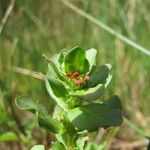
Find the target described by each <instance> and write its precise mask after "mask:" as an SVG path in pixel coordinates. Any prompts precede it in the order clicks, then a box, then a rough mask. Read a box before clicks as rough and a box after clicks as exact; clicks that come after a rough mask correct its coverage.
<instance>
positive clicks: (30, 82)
mask: <svg viewBox="0 0 150 150" xmlns="http://www.w3.org/2000/svg"><path fill="white" fill-rule="evenodd" d="M71 2H72V3H73V4H75V6H77V7H79V8H81V9H82V10H83V11H84V12H86V13H88V14H90V15H91V16H94V17H95V18H96V19H97V20H98V21H101V22H103V23H104V24H106V25H108V26H109V27H110V28H112V29H114V30H115V31H117V32H119V33H121V34H122V35H124V36H125V37H128V38H129V39H131V40H133V41H136V43H138V44H140V45H142V46H143V47H144V48H146V49H150V42H149V39H150V14H149V8H150V2H149V1H141V0H135V1H133V2H131V1H130V0H128V1H125V0H124V1H121V0H119V1H116V0H113V1H105V0H100V1H99V0H95V1H92V0H87V1H84V0H77V1H75V0H72V1H71ZM2 17H3V14H2V11H1V9H0V20H2ZM76 45H79V46H80V47H83V48H84V49H89V48H91V47H94V48H96V49H97V50H98V54H99V55H98V59H99V64H101V63H108V62H109V63H111V64H112V65H113V80H112V83H111V86H110V87H108V89H107V92H106V93H105V96H106V97H107V96H108V95H110V94H112V93H114V94H118V95H119V96H120V97H121V100H122V105H123V113H124V114H125V115H126V116H127V117H128V118H130V120H131V122H132V123H134V124H135V125H137V126H138V127H140V128H141V129H142V130H143V132H146V133H148V134H149V135H150V130H149V124H150V118H149V114H150V109H149V103H150V94H149V91H150V87H149V83H150V77H149V74H150V70H149V68H150V61H149V59H150V58H149V56H148V55H146V54H144V53H142V52H141V51H138V50H137V49H136V48H133V47H132V46H130V45H129V44H126V43H125V42H123V41H120V40H119V39H118V38H117V37H116V36H113V35H111V34H110V33H109V32H107V31H105V30H103V28H101V27H99V26H97V25H95V24H94V23H93V22H91V21H90V20H89V19H87V18H84V17H82V16H81V15H80V14H78V13H76V12H75V11H73V10H71V9H70V8H68V7H67V6H66V5H64V4H63V3H62V2H61V1H60V0H56V1H52V0H45V1H44V2H43V1H42V0H36V2H35V1H32V0H26V1H21V0H16V1H15V7H14V9H13V11H12V12H11V14H10V16H9V19H8V21H7V23H6V24H5V26H4V28H3V31H2V33H1V35H0V105H2V108H3V109H4V110H3V109H2V110H3V112H5V115H7V117H8V120H9V121H8V122H7V121H4V122H3V123H1V122H0V126H2V128H1V129H0V131H1V130H2V131H10V130H14V131H15V132H17V133H20V131H19V129H18V125H16V123H15V121H14V116H13V115H12V108H13V111H15V112H16V113H18V111H19V110H18V109H17V107H16V106H15V105H14V99H15V97H17V96H18V95H30V96H32V97H35V98H37V99H38V100H41V101H42V102H43V103H44V104H45V105H46V106H49V108H50V111H51V110H52V109H53V105H54V104H53V102H52V100H51V99H50V98H49V96H48V94H47V92H46V88H45V85H44V82H43V81H39V80H37V79H34V78H32V77H28V76H24V75H22V74H18V73H14V72H11V71H8V70H7V68H8V67H11V66H19V67H22V68H27V69H29V70H33V71H37V72H43V73H45V72H46V69H47V63H46V62H45V61H44V59H43V58H42V53H44V54H46V55H48V56H51V55H52V54H54V53H55V52H59V51H60V50H61V49H63V48H67V49H70V48H72V47H74V46H76ZM10 101H11V105H12V108H11V107H10ZM0 108H1V107H0ZM20 113H21V114H20ZM1 114H2V113H1V110H0V117H1ZM22 115H24V116H27V115H28V114H26V113H22V112H20V111H19V114H17V117H18V118H19V119H21V120H22ZM25 118H27V117H25ZM23 120H24V121H25V120H26V119H23ZM16 126H17V129H15V127H16ZM130 128H131V127H128V126H125V125H123V126H122V127H121V131H119V134H118V137H122V138H123V139H124V140H128V141H130V142H132V141H135V140H139V139H143V137H140V136H139V135H138V134H136V133H135V132H134V128H131V129H130ZM37 130H39V129H37ZM130 130H133V133H132V134H131V133H130ZM39 132H40V133H39V134H42V135H43V137H44V138H43V140H41V142H44V140H46V135H45V133H44V132H42V133H41V131H39ZM124 132H126V134H125V135H127V136H126V137H124V135H123V134H124ZM128 138H129V139H130V140H129V139H128ZM32 139H34V140H33V141H35V143H37V142H38V140H37V137H36V138H34V137H33V138H32ZM23 141H24V140H23ZM21 146H23V144H21ZM23 147H27V146H25V145H24V146H23Z"/></svg>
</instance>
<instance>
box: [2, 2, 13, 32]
mask: <svg viewBox="0 0 150 150" xmlns="http://www.w3.org/2000/svg"><path fill="white" fill-rule="evenodd" d="M14 4H15V0H11V1H10V4H9V6H8V8H7V10H6V13H5V14H4V17H3V19H2V23H1V25H0V35H1V33H2V31H3V28H4V25H5V24H6V22H7V20H8V17H9V15H10V14H11V12H12V10H13V8H14Z"/></svg>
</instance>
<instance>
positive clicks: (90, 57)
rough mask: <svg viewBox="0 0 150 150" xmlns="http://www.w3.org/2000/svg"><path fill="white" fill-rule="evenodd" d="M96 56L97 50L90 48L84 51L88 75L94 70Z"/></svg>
mask: <svg viewBox="0 0 150 150" xmlns="http://www.w3.org/2000/svg"><path fill="white" fill-rule="evenodd" d="M96 55H97V50H96V49H94V48H91V49H89V50H87V51H86V58H87V60H88V62H89V65H90V68H89V72H88V75H90V74H91V73H92V72H93V70H94V69H95V68H96Z"/></svg>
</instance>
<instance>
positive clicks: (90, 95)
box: [70, 84, 105, 101]
mask: <svg viewBox="0 0 150 150" xmlns="http://www.w3.org/2000/svg"><path fill="white" fill-rule="evenodd" d="M104 90H105V86H104V85H103V84H98V85H97V86H96V87H93V88H89V89H86V90H78V91H76V92H73V93H71V94H70V96H73V97H77V98H79V99H82V100H85V101H89V100H97V99H98V98H99V97H100V96H101V95H102V94H103V93H104Z"/></svg>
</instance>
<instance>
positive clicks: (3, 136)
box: [0, 131, 19, 142]
mask: <svg viewBox="0 0 150 150" xmlns="http://www.w3.org/2000/svg"><path fill="white" fill-rule="evenodd" d="M18 140H19V139H18V137H17V135H16V134H15V133H14V132H11V131H10V132H4V133H0V142H4V141H18Z"/></svg>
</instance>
